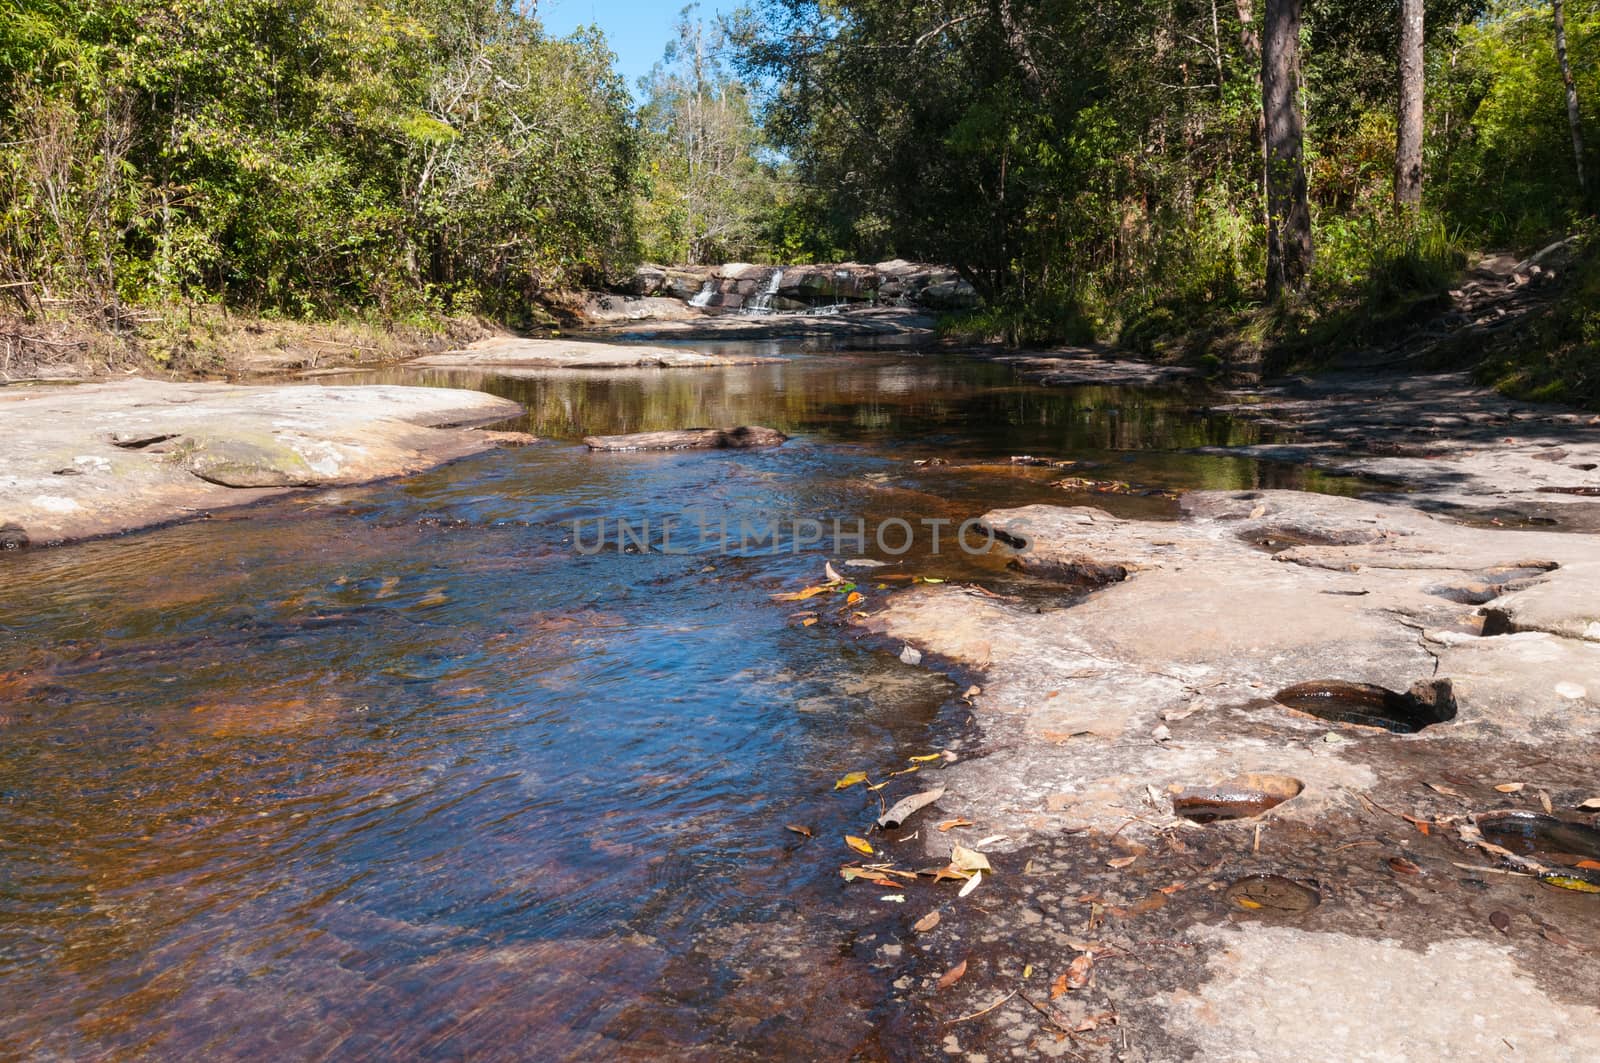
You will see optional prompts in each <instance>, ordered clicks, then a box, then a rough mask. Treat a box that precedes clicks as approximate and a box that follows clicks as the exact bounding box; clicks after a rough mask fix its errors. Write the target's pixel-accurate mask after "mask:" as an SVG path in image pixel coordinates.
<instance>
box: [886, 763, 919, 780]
mask: <svg viewBox="0 0 1600 1063" xmlns="http://www.w3.org/2000/svg"><path fill="white" fill-rule="evenodd" d="M921 770H922V765H921V764H913V765H911V767H909V768H901V769H900V770H899V771H891V772H890V773H889V778H891V779H892V778H894V777H895V776H896V775H910V774H911V773H912V772H914V771H921Z"/></svg>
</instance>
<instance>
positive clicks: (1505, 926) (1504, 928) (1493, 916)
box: [1489, 910, 1511, 934]
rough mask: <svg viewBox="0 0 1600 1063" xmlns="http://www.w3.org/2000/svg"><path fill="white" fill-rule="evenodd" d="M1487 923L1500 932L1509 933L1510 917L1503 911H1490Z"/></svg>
mask: <svg viewBox="0 0 1600 1063" xmlns="http://www.w3.org/2000/svg"><path fill="white" fill-rule="evenodd" d="M1489 925H1490V926H1492V927H1494V928H1495V929H1496V930H1498V931H1500V933H1502V934H1509V933H1510V932H1511V917H1510V916H1509V915H1507V914H1506V913H1505V912H1502V911H1498V910H1496V911H1493V912H1490V913H1489Z"/></svg>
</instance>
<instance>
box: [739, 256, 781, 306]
mask: <svg viewBox="0 0 1600 1063" xmlns="http://www.w3.org/2000/svg"><path fill="white" fill-rule="evenodd" d="M782 285H783V269H782V267H779V268H778V269H775V270H773V271H772V272H771V273H769V274H767V283H766V285H765V286H764V287H763V288H762V289H761V290H760V291H758V292H756V293H755V294H754V295H752V296H751V297H750V303H749V305H748V306H746V307H745V309H747V310H750V311H751V312H753V313H758V314H770V313H772V297H773V296H774V295H777V294H778V289H779V288H780V287H782Z"/></svg>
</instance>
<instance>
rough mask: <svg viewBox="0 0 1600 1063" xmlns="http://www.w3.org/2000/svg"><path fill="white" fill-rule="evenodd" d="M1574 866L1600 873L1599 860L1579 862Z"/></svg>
mask: <svg viewBox="0 0 1600 1063" xmlns="http://www.w3.org/2000/svg"><path fill="white" fill-rule="evenodd" d="M1576 866H1578V867H1581V868H1585V869H1587V870H1589V871H1600V860H1579V861H1578V863H1577V865H1576Z"/></svg>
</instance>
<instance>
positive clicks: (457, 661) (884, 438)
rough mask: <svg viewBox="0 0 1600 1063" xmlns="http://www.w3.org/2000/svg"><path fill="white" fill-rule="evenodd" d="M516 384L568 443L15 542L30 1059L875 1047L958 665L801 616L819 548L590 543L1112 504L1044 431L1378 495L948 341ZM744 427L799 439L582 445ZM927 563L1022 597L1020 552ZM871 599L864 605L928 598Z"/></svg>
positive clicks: (1089, 455) (1177, 472)
mask: <svg viewBox="0 0 1600 1063" xmlns="http://www.w3.org/2000/svg"><path fill="white" fill-rule="evenodd" d="M408 379H410V378H408ZM423 379H424V380H425V381H426V382H429V383H440V384H447V383H448V384H460V383H462V382H463V378H462V377H460V376H457V375H454V374H443V373H439V374H429V375H427V376H426V377H424V378H423ZM472 382H473V383H479V384H482V385H483V386H485V387H486V388H489V389H490V390H494V391H496V392H498V393H500V394H504V395H508V396H510V397H512V398H516V399H518V400H519V401H522V402H524V403H526V404H527V407H528V410H529V413H528V415H527V418H526V422H525V423H524V424H523V425H521V427H524V428H525V429H527V430H529V431H532V432H535V433H537V434H539V435H541V436H544V437H547V438H551V439H554V440H558V441H559V442H556V443H553V444H550V445H546V446H540V447H533V448H528V449H524V450H517V451H501V452H496V453H492V454H489V455H485V456H483V457H481V458H477V459H473V460H469V461H465V462H460V463H457V464H455V465H452V466H449V467H446V468H443V469H439V470H436V471H434V472H432V473H429V474H426V475H422V476H418V477H414V478H411V479H408V480H405V481H402V482H398V483H394V484H388V485H379V486H376V487H372V488H367V489H361V490H349V491H341V492H334V493H328V494H323V495H319V496H315V497H307V498H301V499H297V500H291V501H288V502H283V503H278V504H273V505H271V506H267V507H262V508H259V509H256V510H253V511H251V512H249V513H231V514H223V515H221V516H219V517H218V518H217V519H214V520H211V521H207V522H203V523H196V524H191V525H187V526H183V527H178V528H172V529H166V530H163V531H159V532H154V533H150V534H146V535H140V536H135V537H130V538H128V539H125V540H120V541H111V542H101V543H93V544H88V545H84V546H80V547H75V548H71V549H65V550H57V551H40V552H36V553H32V554H26V555H22V556H19V557H15V558H6V559H5V562H6V564H5V566H4V569H5V573H4V574H5V577H6V583H5V588H6V589H5V592H4V594H3V595H0V808H3V810H4V812H5V826H4V828H3V830H0V990H3V992H4V994H5V999H6V1001H7V1003H8V1005H9V1006H8V1007H7V1008H6V1009H4V1011H3V1012H0V1038H3V1040H4V1043H5V1044H7V1045H8V1046H9V1050H10V1051H13V1052H15V1053H17V1054H18V1055H24V1056H28V1055H63V1056H85V1055H101V1054H109V1055H112V1056H133V1055H143V1054H149V1053H161V1054H163V1055H179V1054H182V1055H208V1056H214V1055H223V1056H228V1057H236V1056H245V1055H251V1054H260V1053H270V1054H271V1055H273V1056H274V1057H301V1056H308V1055H318V1056H320V1055H326V1054H331V1053H336V1052H337V1053H340V1054H345V1053H362V1054H371V1053H379V1052H381V1053H385V1054H405V1055H419V1056H428V1057H444V1056H458V1055H462V1054H467V1053H479V1054H482V1053H487V1054H492V1055H502V1056H526V1055H538V1056H545V1057H561V1056H569V1057H580V1056H583V1057H593V1056H595V1055H596V1054H604V1055H608V1056H617V1055H629V1054H631V1055H634V1056H637V1057H639V1058H647V1057H650V1056H652V1055H659V1054H661V1053H664V1052H686V1051H701V1050H705V1051H709V1052H711V1053H712V1054H719V1053H720V1052H721V1051H722V1050H724V1049H725V1048H726V1046H728V1045H729V1044H732V1043H735V1042H737V1043H740V1044H741V1045H744V1046H746V1047H748V1048H750V1049H751V1050H757V1049H763V1050H767V1051H771V1052H786V1051H787V1052H795V1051H800V1052H806V1051H819V1050H827V1051H833V1052H836V1053H838V1054H844V1053H847V1052H848V1050H849V1049H850V1047H851V1042H850V1038H851V1037H852V1036H855V1035H854V1034H851V1033H849V1031H851V1030H859V1029H860V1028H862V1026H863V1024H864V1023H865V1018H864V1017H865V1016H866V1014H867V1012H868V1009H870V1007H871V1006H872V1003H873V1001H874V994H875V993H876V992H877V984H876V981H875V975H874V973H873V970H872V968H871V967H870V965H869V964H868V963H867V962H866V960H865V958H864V957H860V956H857V955H856V954H855V953H853V952H852V951H851V950H849V949H844V950H841V949H840V948H839V947H838V943H839V941H840V940H842V938H843V937H844V935H845V934H846V930H847V928H848V930H849V931H850V932H852V933H858V932H860V931H861V930H862V928H863V926H864V925H870V924H869V922H868V923H864V922H863V920H865V919H867V917H865V916H863V915H862V914H861V913H859V912H854V913H849V914H848V918H847V917H846V911H847V910H846V908H845V907H843V906H842V905H843V902H842V901H841V898H840V895H839V891H838V885H837V881H836V877H835V876H834V875H833V869H834V868H835V867H836V866H837V863H838V861H839V857H840V854H839V853H838V852H836V851H835V850H836V849H837V844H836V842H835V841H834V839H837V838H838V836H839V834H840V833H842V832H843V830H844V829H845V828H846V827H851V828H855V827H857V826H858V825H859V823H860V822H861V821H862V819H863V815H864V813H863V804H862V802H863V799H864V797H865V795H862V794H860V793H859V792H851V793H847V794H845V795H844V796H836V795H834V794H833V793H832V792H831V791H830V783H831V780H832V779H833V778H835V777H836V776H837V775H838V774H841V773H843V772H844V771H847V770H851V769H853V768H858V767H873V766H877V765H882V764H889V763H904V762H905V761H904V757H905V756H906V755H907V754H908V753H919V752H923V751H925V750H926V749H927V748H928V745H929V743H930V741H932V737H931V736H933V737H936V736H937V732H938V728H940V727H948V726H949V725H950V724H951V723H952V717H951V716H950V715H949V714H948V713H947V709H948V707H949V695H950V693H951V690H952V686H951V684H950V682H949V681H947V680H945V679H944V678H942V677H938V676H933V675H929V674H927V673H924V672H922V671H919V670H915V669H911V668H907V667H905V666H903V665H901V664H900V663H899V662H898V661H897V660H895V659H894V658H893V657H892V656H889V655H887V654H884V653H880V652H876V651H874V650H873V649H871V648H866V647H857V646H855V645H854V644H853V643H852V642H851V641H850V639H849V637H848V635H846V634H845V633H844V631H843V630H842V629H841V628H840V627H837V626H835V625H834V621H836V620H837V619H839V618H838V609H837V607H833V606H830V607H826V608H822V609H819V610H817V611H818V612H819V614H820V615H821V616H822V618H823V619H824V620H825V622H824V623H820V624H818V625H816V626H813V627H803V626H801V625H800V624H799V623H798V621H797V619H796V618H794V617H793V616H791V615H790V614H791V613H792V612H794V609H793V607H789V606H779V605H775V604H774V603H772V602H771V601H770V599H769V594H770V592H771V591H773V590H775V589H780V588H792V587H794V586H798V585H800V584H801V583H802V581H804V580H807V579H812V578H815V576H816V574H817V572H818V570H819V568H820V561H821V559H820V557H818V556H816V555H814V554H811V553H807V552H802V553H800V554H798V555H796V554H783V555H779V556H769V555H768V554H767V553H766V552H764V551H752V552H750V555H749V556H725V555H724V554H722V553H720V552H718V551H716V550H712V549H709V548H708V549H705V550H703V551H701V552H698V553H694V554H691V555H663V554H656V553H645V554H629V553H623V552H618V551H607V552H602V553H599V554H596V555H594V556H589V557H582V556H577V555H576V554H575V552H574V551H573V549H572V545H571V542H570V532H571V529H570V525H569V524H568V523H566V522H568V521H570V520H572V519H574V518H575V517H581V516H585V515H606V516H609V517H612V518H617V517H621V518H626V519H631V520H644V519H657V520H659V519H660V518H661V517H662V516H664V515H667V514H671V513H675V512H681V511H683V510H685V509H687V508H690V507H715V508H721V509H723V510H725V511H727V512H730V513H736V514H737V513H745V512H749V513H763V512H778V513H790V514H802V515H808V516H814V517H817V518H819V519H831V518H832V517H834V516H840V517H845V518H854V517H863V518H865V519H867V520H869V521H871V520H876V519H882V518H886V517H888V516H896V517H902V518H905V519H908V520H911V521H913V522H915V521H918V520H920V519H922V518H925V517H926V518H932V517H943V518H947V519H950V520H953V521H959V520H963V519H965V518H967V517H969V516H974V515H976V514H978V513H981V512H982V511H983V510H985V509H987V508H991V507H992V506H995V505H1010V504H1021V503H1025V502H1032V501H1061V500H1065V499H1068V498H1069V496H1067V495H1066V494H1065V493H1064V492H1062V491H1060V490H1059V489H1058V488H1056V487H1054V486H1052V483H1053V481H1054V480H1055V479H1059V477H1060V475H1061V472H1060V470H1051V469H1036V468H1013V467H1009V466H1006V465H997V464H993V459H1005V458H1007V457H1009V456H1010V455H1011V454H1018V453H1025V452H1031V453H1039V454H1046V455H1050V456H1053V457H1060V458H1063V459H1072V460H1076V461H1079V462H1081V463H1083V467H1084V468H1086V469H1091V468H1099V469H1104V470H1105V475H1107V476H1114V478H1116V479H1119V480H1129V481H1138V482H1141V483H1148V484H1153V485H1157V486H1171V487H1185V486H1226V487H1244V486H1258V485H1289V484H1293V485H1297V486H1306V485H1309V486H1330V487H1335V488H1342V487H1344V486H1346V485H1345V484H1343V483H1342V482H1339V481H1326V482H1317V481H1315V480H1307V479H1306V478H1305V477H1306V474H1304V473H1301V472H1291V471H1286V470H1282V469H1274V468H1272V467H1268V466H1261V465H1258V464H1255V463H1251V462H1247V461H1244V460H1239V459H1222V458H1214V457H1208V458H1202V457H1197V456H1193V455H1186V454H1183V453H1181V452H1180V451H1181V450H1182V449H1183V448H1187V447H1192V446H1199V445H1222V444H1236V443H1243V442H1254V441H1256V439H1257V436H1256V429H1253V428H1250V427H1248V426H1244V425H1240V424H1238V423H1235V422H1232V421H1229V420H1226V419H1221V418H1214V417H1206V416H1202V415H1199V414H1197V413H1196V407H1195V403H1194V401H1193V397H1192V396H1189V395H1186V394H1184V393H1179V392H1162V391H1138V390H1116V389H1103V388H1100V389H1081V390H1077V391H1046V390H1043V389H1037V388H1029V387H1021V386H1017V385H1016V384H1015V383H1014V381H1013V380H1012V378H1011V377H1010V375H1009V372H1008V371H1006V370H1004V369H1002V368H998V367H993V366H986V365H975V364H971V363H960V362H951V361H944V360H938V359H920V358H915V357H910V356H904V355H884V354H874V355H861V356H849V357H846V356H817V357H811V358H806V359H792V360H789V361H786V362H784V363H782V364H779V365H773V366H760V367H750V368H743V369H732V370H726V371H719V372H694V373H672V372H666V373H649V374H638V375H629V376H626V377H623V378H620V379H611V378H600V377H594V376H588V375H579V374H561V375H556V376H532V377H496V378H489V379H478V380H473V381H472ZM739 423H760V424H767V425H771V426H773V427H777V428H780V429H783V430H784V431H786V432H790V433H792V434H794V435H795V436H796V437H797V438H796V440H795V441H794V442H793V443H791V444H789V445H787V446H785V447H783V448H781V449H779V450H773V451H763V452H749V453H700V454H654V455H591V454H588V453H587V452H586V451H584V450H582V449H581V448H580V447H578V446H576V445H574V444H573V443H572V442H571V441H572V440H574V439H576V438H577V437H579V436H581V435H583V434H586V433H600V432H604V433H615V432H629V431H642V430H650V429H658V428H669V427H681V426H684V425H687V424H739ZM930 456H940V457H945V458H956V459H960V460H962V461H971V462H975V463H981V462H985V461H988V462H990V463H991V464H989V465H987V466H985V465H982V464H976V465H973V466H971V467H967V466H963V465H950V466H938V465H933V466H926V465H925V466H918V465H916V464H914V460H915V459H918V458H924V457H930ZM1086 475H1096V474H1093V473H1086ZM1076 501H1081V500H1076ZM1096 504H1104V505H1106V506H1108V507H1110V508H1114V509H1117V510H1118V511H1122V512H1129V513H1146V514H1149V515H1170V513H1171V503H1170V502H1169V501H1168V500H1165V499H1162V498H1156V497H1120V496H1108V497H1106V498H1104V499H1098V500H1097V502H1096ZM866 552H867V553H869V554H871V553H873V552H874V551H873V550H872V549H869V550H867V551H866ZM886 560H892V561H896V562H898V564H899V569H898V571H901V572H912V571H920V572H922V573H924V574H934V573H937V574H939V575H942V576H945V577H946V578H955V577H968V578H979V579H985V580H989V581H992V582H1003V581H1004V580H1006V579H1008V578H1010V577H1009V574H1008V573H1007V572H1006V570H1005V569H1004V567H1003V559H1000V558H992V557H991V558H967V557H961V556H953V557H949V556H940V557H930V556H928V554H927V552H926V551H925V550H920V551H919V552H916V553H914V554H912V555H910V556H909V557H908V558H906V559H900V558H886ZM863 589H864V591H866V592H867V594H868V601H867V602H866V603H865V604H864V605H863V606H861V607H863V608H870V607H871V604H872V601H874V600H876V599H877V598H880V597H881V596H883V595H884V594H887V593H889V592H888V591H887V590H881V589H879V588H878V587H877V586H876V585H875V584H872V583H866V584H864V585H863ZM908 785H909V783H908ZM797 821H798V822H801V823H804V824H807V825H810V826H811V827H813V828H814V830H815V832H816V838H815V839H814V840H813V841H811V842H805V841H803V840H801V839H800V838H799V837H798V836H797V835H795V834H792V833H789V832H787V831H785V830H783V824H784V823H788V822H797ZM851 1017H854V1019H855V1020H856V1022H855V1024H854V1025H853V1024H852V1023H851V1022H849V1021H843V1020H844V1019H848V1018H851ZM819 1020H826V1023H827V1026H828V1028H829V1029H831V1030H833V1031H835V1032H836V1033H838V1035H839V1036H840V1037H841V1038H842V1039H843V1040H842V1041H841V1043H840V1044H837V1045H829V1044H822V1045H820V1046H819V1043H818V1042H817V1041H816V1040H815V1038H816V1036H817V1030H818V1028H819V1026H820V1025H821V1024H820V1023H819Z"/></svg>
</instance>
